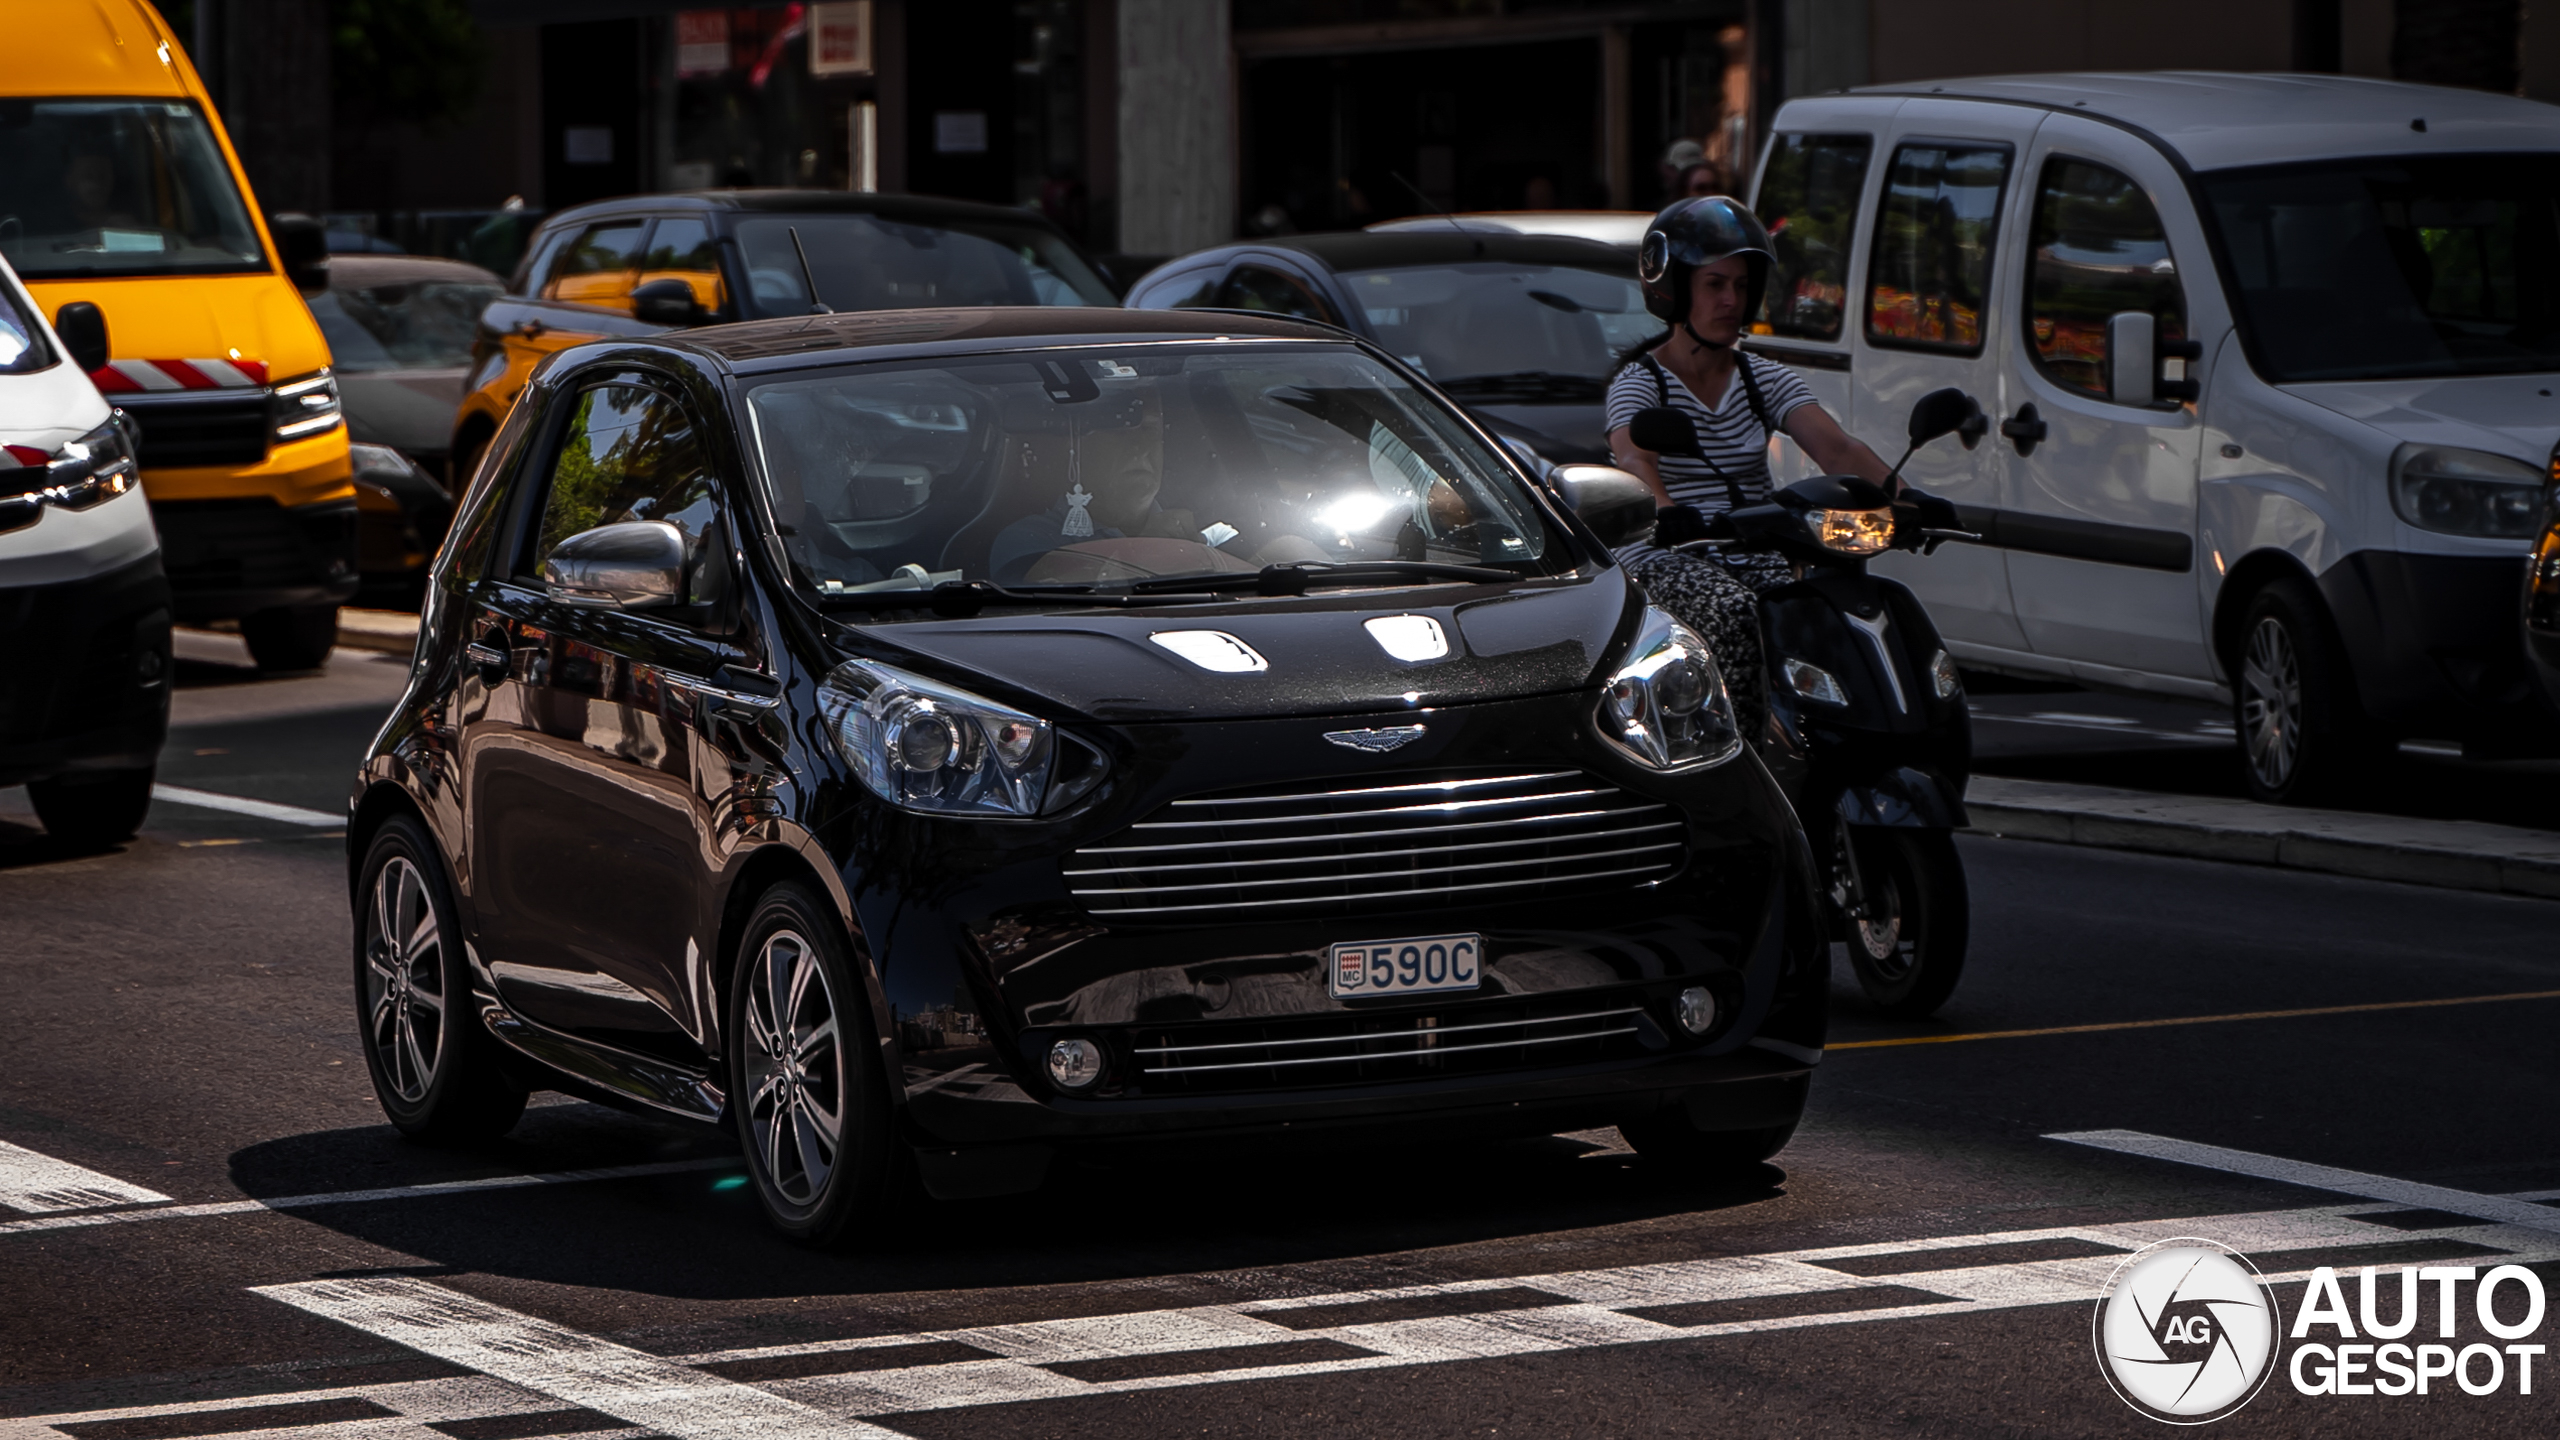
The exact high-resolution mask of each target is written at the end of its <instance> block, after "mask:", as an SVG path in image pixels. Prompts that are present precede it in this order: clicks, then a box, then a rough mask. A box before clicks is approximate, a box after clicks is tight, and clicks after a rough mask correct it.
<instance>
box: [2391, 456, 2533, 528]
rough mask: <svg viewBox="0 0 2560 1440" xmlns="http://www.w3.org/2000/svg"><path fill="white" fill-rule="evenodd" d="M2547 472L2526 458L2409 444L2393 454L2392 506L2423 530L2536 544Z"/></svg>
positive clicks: (2404, 517) (2404, 518) (2402, 516)
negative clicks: (2528, 541) (2536, 528)
mask: <svg viewBox="0 0 2560 1440" xmlns="http://www.w3.org/2000/svg"><path fill="white" fill-rule="evenodd" d="M2542 484H2543V476H2542V472H2541V471H2540V470H2538V469H2536V468H2534V467H2533V466H2531V465H2528V464H2526V463H2525V462H2524V461H2522V460H2518V459H2515V458H2513V457H2511V456H2506V455H2495V454H2491V453H2490V452H2488V451H2486V450H2461V449H2456V448H2455V447H2453V446H2450V445H2403V446H2401V447H2400V448H2399V449H2398V450H2396V451H2394V452H2392V456H2391V508H2392V509H2393V510H2396V511H2398V512H2399V514H2400V518H2401V519H2403V520H2406V521H2408V522H2409V523H2410V524H2412V525H2415V526H2417V527H2418V528H2419V529H2421V530H2432V531H2434V532H2436V533H2437V534H2439V535H2475V536H2479V537H2481V538H2483V539H2491V540H2530V539H2532V538H2533V524H2534V517H2535V515H2536V514H2537V513H2539V512H2540V510H2541V509H2542Z"/></svg>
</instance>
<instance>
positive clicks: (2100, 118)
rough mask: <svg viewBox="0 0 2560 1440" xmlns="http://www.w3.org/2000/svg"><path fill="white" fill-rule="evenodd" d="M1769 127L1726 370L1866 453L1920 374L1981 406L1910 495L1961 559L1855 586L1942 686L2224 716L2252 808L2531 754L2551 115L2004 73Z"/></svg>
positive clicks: (2558, 161) (2356, 94)
mask: <svg viewBox="0 0 2560 1440" xmlns="http://www.w3.org/2000/svg"><path fill="white" fill-rule="evenodd" d="M1772 132H1773V133H1772V135H1771V138H1770V141H1769V145H1768V148H1767V149H1766V151H1765V152H1764V154H1763V158H1762V163H1761V165H1760V170H1759V176H1760V179H1759V183H1758V186H1757V188H1756V191H1755V195H1754V204H1755V206H1756V207H1757V209H1758V211H1759V214H1760V216H1761V219H1762V220H1763V221H1765V222H1766V223H1767V224H1768V226H1769V229H1770V231H1771V232H1772V236H1773V239H1774V241H1775V244H1776V247H1777V250H1778V254H1779V261H1778V264H1777V265H1776V267H1775V268H1774V271H1773V273H1772V275H1771V278H1770V284H1769V302H1768V307H1767V309H1766V310H1765V311H1764V312H1763V315H1762V322H1761V323H1760V324H1759V325H1758V326H1756V327H1755V329H1756V330H1757V332H1758V333H1757V336H1756V338H1754V339H1752V340H1751V341H1749V342H1748V343H1749V345H1750V347H1751V348H1752V349H1753V350H1755V351H1757V352H1758V353H1761V354H1765V355H1768V356H1771V357H1773V358H1776V359H1780V360H1784V361H1787V362H1789V363H1790V364H1793V365H1795V366H1797V367H1799V369H1800V370H1801V372H1802V374H1803V375H1804V378H1805V379H1806V381H1807V382H1808V383H1810V384H1811V385H1812V387H1813V389H1814V392H1815V394H1816V395H1817V396H1819V397H1820V398H1821V400H1822V401H1823V403H1824V404H1825V405H1828V406H1832V407H1834V413H1835V414H1839V415H1841V416H1844V417H1846V419H1847V422H1848V424H1849V426H1850V428H1851V429H1852V430H1854V431H1855V432H1856V433H1858V434H1860V435H1861V436H1864V437H1866V438H1867V439H1868V440H1869V441H1870V443H1874V444H1876V445H1877V447H1878V448H1879V449H1884V448H1886V447H1885V446H1884V444H1883V443H1882V442H1883V441H1884V439H1885V438H1886V437H1889V436H1892V435H1895V434H1896V433H1897V432H1898V431H1899V429H1900V426H1901V417H1902V416H1904V415H1905V414H1907V413H1908V412H1909V411H1910V409H1911V402H1912V401H1913V400H1914V399H1916V398H1918V397H1919V396H1920V395H1921V394H1922V393H1924V392H1926V391H1929V390H1933V389H1936V388H1938V387H1940V386H1944V385H1957V386H1961V387H1963V388H1964V389H1965V390H1967V391H1970V392H1971V393H1972V394H1973V395H1975V396H1976V397H1977V398H1979V399H1980V400H1981V402H1982V405H1983V408H1984V409H1985V410H1986V411H1988V412H1989V413H1990V417H1991V421H1992V429H1991V431H1990V433H1988V434H1987V435H1985V436H1984V437H1982V439H1981V441H1980V443H1978V444H1976V445H1974V446H1973V447H1971V448H1970V449H1959V448H1957V447H1955V446H1951V445H1949V446H1935V447H1931V448H1928V449H1924V450H1922V451H1921V452H1920V454H1918V455H1917V456H1915V457H1913V460H1912V465H1911V469H1910V470H1909V471H1908V472H1906V473H1907V474H1908V475H1909V477H1910V478H1911V480H1912V481H1913V482H1914V483H1915V484H1918V485H1920V486H1922V487H1924V488H1926V489H1928V490H1932V491H1935V492H1937V493H1939V494H1942V495H1944V496H1946V497H1947V498H1948V499H1950V500H1953V501H1954V502H1956V503H1957V505H1959V506H1960V507H1962V510H1963V513H1964V514H1965V516H1966V519H1967V522H1968V528H1969V529H1972V530H1976V531H1979V532H1980V533H1981V534H1982V535H1983V537H1984V540H1983V543H1981V544H1957V545H1950V546H1948V547H1946V548H1945V549H1942V550H1941V551H1939V552H1938V554H1937V555H1935V556H1934V557H1931V558H1929V559H1926V560H1918V559H1915V558H1911V557H1896V560H1895V561H1894V562H1892V563H1887V562H1879V563H1885V564H1886V568H1887V569H1889V570H1890V571H1891V572H1892V573H1893V574H1894V575H1895V576H1896V578H1898V579H1901V580H1903V581H1904V582H1905V583H1907V584H1909V585H1910V586H1911V587H1912V588H1913V589H1914V590H1915V591H1917V592H1919V594H1920V596H1921V598H1922V599H1923V600H1924V601H1925V602H1926V603H1927V605H1928V607H1929V612H1930V614H1931V616H1932V617H1933V618H1935V620H1936V621H1937V624H1938V627H1939V629H1940V630H1941V631H1942V632H1943V633H1944V634H1945V636H1946V639H1947V642H1948V645H1949V648H1950V649H1952V650H1953V651H1954V652H1955V654H1956V655H1957V657H1958V658H1959V659H1961V660H1963V661H1964V662H1965V663H1966V664H1968V665H1971V666H1974V667H1977V668H1981V669H1987V670H1993V671H2000V672H2008V673H2013V674H2019V675H2028V676H2041V677H2052V678H2060V679H2067V680H2073V681H2078V682H2080V683H2084V684H2089V685H2094V686H2101V687H2111V688H2120V689H2130V690H2140V691H2150V692H2155V693H2161V694H2169V695H2183V696H2190V697H2195V698H2203V699H2219V700H2226V701H2230V702H2232V703H2233V704H2234V707H2235V711H2236V716H2235V718H2236V722H2237V725H2238V728H2239V731H2240V738H2241V742H2242V745H2243V748H2244V750H2245V751H2246V752H2247V757H2248V761H2249V763H2248V767H2247V768H2248V771H2249V775H2250V785H2251V788H2252V790H2253V791H2254V792H2255V793H2257V794H2258V795H2259V797H2260V798H2263V799H2271V800H2300V799H2304V798H2308V797H2309V796H2311V795H2313V794H2315V793H2318V792H2321V791H2324V790H2329V789H2333V788H2334V787H2336V786H2338V785H2340V784H2342V783H2344V782H2346V781H2349V780H2352V779H2353V778H2354V776H2355V775H2356V774H2357V772H2358V769H2359V767H2360V766H2361V765H2363V764H2364V763H2366V762H2367V761H2369V760H2370V759H2372V758H2373V757H2374V756H2376V755H2377V754H2379V753H2380V752H2381V751H2382V750H2383V748H2384V747H2385V746H2387V745H2388V744H2389V743H2390V742H2391V741H2392V740H2395V739H2398V738H2403V737H2413V736H2433V737H2442V738H2452V739H2460V740H2462V741H2464V742H2465V743H2466V745H2468V746H2470V747H2473V748H2474V749H2475V750H2486V751H2492V752H2498V753H2518V752H2528V751H2538V752H2541V753H2550V751H2551V749H2552V748H2553V745H2554V742H2555V740H2560V727H2555V726H2554V724H2553V722H2552V720H2551V718H2550V716H2549V712H2548V711H2547V710H2544V709H2541V708H2540V702H2539V700H2538V699H2537V698H2536V697H2535V694H2534V689H2533V686H2532V685H2531V683H2530V681H2529V677H2528V675H2527V673H2526V668H2525V662H2524V654H2523V650H2522V646H2521V643H2520V636H2519V629H2518V620H2517V614H2518V605H2519V597H2520V590H2521V586H2522V582H2523V579H2524V570H2525V558H2526V554H2527V551H2528V548H2529V546H2530V543H2531V539H2532V536H2533V534H2534V533H2535V518H2536V514H2537V511H2538V508H2539V504H2540V500H2541V487H2542V484H2543V482H2544V478H2545V475H2546V473H2560V471H2553V469H2552V466H2553V464H2554V461H2555V459H2556V458H2560V457H2555V456H2554V453H2553V442H2554V441H2555V440H2560V396H2556V395H2555V393H2554V392H2555V390H2560V108H2554V107H2552V106H2548V105H2542V104H2538V103H2535V102H2532V101H2526V100H2519V99H2514V98H2511V97H2506V96H2497V95H2487V94H2479V93H2475V92H2471V91H2464V90H2445V89H2436V88H2433V87H2428V86H2419V85H2404V84H2395V83H2389V82H2383V81H2371V80H2357V79H2347V78H2341V77H2333V76H2312V75H2219V74H2204V73H2186V74H2181V73H2164V74H2141V75H2021V76H2002V77H1997V78H1992V79H1982V80H1945V81H1937V82H1930V83H1922V84H1913V85H1900V86H1880V87H1876V88H1872V89H1863V90H1853V91H1847V92H1842V93H1835V94H1830V95H1823V96H1817V97H1813V98H1808V99H1803V100H1793V101H1789V102H1788V103H1787V104H1786V105H1785V106H1784V107H1783V108H1781V109H1780V110H1779V112H1778V115H1777V119H1776V122H1775V124H1774V125H1773V127H1772ZM1779 444H1780V452H1781V453H1780V455H1779V456H1778V459H1779V462H1780V473H1781V474H1782V475H1788V474H1797V473H1803V472H1804V470H1805V469H1806V468H1807V467H1806V466H1805V463H1804V461H1803V459H1802V457H1801V456H1800V455H1797V454H1795V453H1793V451H1792V447H1790V446H1788V445H1787V444H1786V442H1784V441H1783V440H1782V441H1781V442H1779ZM1892 448H1894V449H1899V448H1900V447H1899V446H1898V445H1896V446H1894V447H1892ZM1790 467H1791V468H1790Z"/></svg>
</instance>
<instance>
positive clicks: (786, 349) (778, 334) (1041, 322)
mask: <svg viewBox="0 0 2560 1440" xmlns="http://www.w3.org/2000/svg"><path fill="white" fill-rule="evenodd" d="M1221 336H1228V337H1240V338H1249V339H1256V340H1331V341H1337V342H1338V341H1343V340H1347V339H1348V338H1349V337H1347V336H1345V335H1344V334H1343V333H1342V332H1341V331H1339V330H1336V329H1334V328H1333V327H1331V326H1329V325H1310V324H1306V323H1304V322H1301V321H1296V320H1290V319H1287V318H1285V317H1282V316H1276V315H1274V316H1267V317H1266V316H1261V315H1241V314H1237V313H1234V312H1232V311H1215V310H1112V309H1106V308H1104V307H1101V306H1098V305H1093V306H1080V305H1023V306H997V305H987V306H975V307H971V308H967V309H949V310H863V311H856V312H854V313H851V314H845V315H809V316H797V317H793V318H789V319H782V320H749V321H745V322H742V323H740V324H736V325H708V326H704V327H703V328H701V329H699V330H684V331H677V332H672V333H669V334H666V335H660V336H652V337H650V338H649V339H648V340H646V341H628V342H609V343H619V344H652V343H654V344H664V345H669V346H672V347H675V348H679V349H685V350H692V351H696V352H698V353H701V354H704V355H707V356H710V357H712V358H713V359H716V360H718V361H719V362H721V363H722V364H724V365H727V366H729V367H731V368H738V367H748V368H753V369H757V370H765V369H774V368H782V367H778V366H772V365H764V364H755V363H753V362H757V361H773V360H780V359H784V358H786V357H815V356H819V355H824V354H827V353H829V352H833V351H846V350H853V351H862V350H884V349H893V348H894V349H899V350H907V349H912V348H917V347H935V346H944V345H948V346H951V347H953V348H957V349H1009V348H1015V347H1016V346H1017V345H1018V344H1019V343H1020V342H1024V341H1028V342H1030V343H1031V344H1033V345H1035V346H1036V345H1042V344H1055V345H1074V344H1080V343H1091V344H1109V343H1111V342H1113V341H1129V340H1204V339H1216V338H1219V337H1221Z"/></svg>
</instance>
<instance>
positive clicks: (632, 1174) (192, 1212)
mask: <svg viewBox="0 0 2560 1440" xmlns="http://www.w3.org/2000/svg"><path fill="white" fill-rule="evenodd" d="M5 1143H6V1142H0V1144H5ZM9 1148H12V1149H14V1148H15V1147H14V1146H12V1147H9ZM745 1163H746V1162H744V1161H742V1160H740V1159H738V1158H737V1157H736V1156H734V1155H725V1156H724V1155H714V1156H708V1157H705V1158H702V1159H698V1160H658V1161H652V1162H650V1163H648V1164H645V1165H611V1166H606V1167H604V1168H601V1169H595V1170H553V1171H548V1172H545V1173H543V1174H538V1175H484V1176H481V1177H479V1178H478V1179H473V1180H434V1181H429V1182H428V1183H426V1184H423V1185H391V1186H386V1187H383V1188H381V1189H376V1190H321V1191H316V1192H314V1193H312V1194H309V1195H271V1196H269V1197H267V1198H266V1199H263V1200H214V1201H209V1202H206V1203H203V1204H197V1205H165V1206H162V1207H161V1208H159V1209H156V1210H112V1211H106V1212H104V1213H100V1214H89V1215H45V1216H40V1217H38V1218H36V1219H33V1220H0V1235H20V1234H27V1233H30V1232H33V1231H40V1230H83V1229H88V1228H90V1227H92V1226H98V1225H135V1224H140V1223H142V1222H144V1221H150V1220H190V1219H199V1218H204V1217H208V1216H217V1215H254V1214H259V1213H261V1212H264V1211H270V1210H308V1209H312V1208H314V1207H317V1206H321V1205H363V1204H370V1203H372V1202H375V1201H381V1200H432V1199H436V1198H438V1197H440V1196H452V1195H469V1194H473V1193H476V1192H478V1191H482V1190H514V1189H519V1188H522V1187H524V1186H528V1185H580V1184H584V1183H586V1182H588V1181H591V1180H629V1179H634V1178H637V1177H640V1176H647V1175H681V1174H684V1173H686V1172H688V1171H694V1170H735V1169H738V1168H740V1167H741V1166H742V1165H744V1164H745ZM142 1193H143V1194H145V1195H148V1196H150V1198H152V1199H154V1200H166V1199H168V1198H169V1197H168V1196H166V1195H154V1194H152V1193H151V1192H150V1191H144V1192H142ZM93 1203H118V1202H112V1201H111V1202H93Z"/></svg>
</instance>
